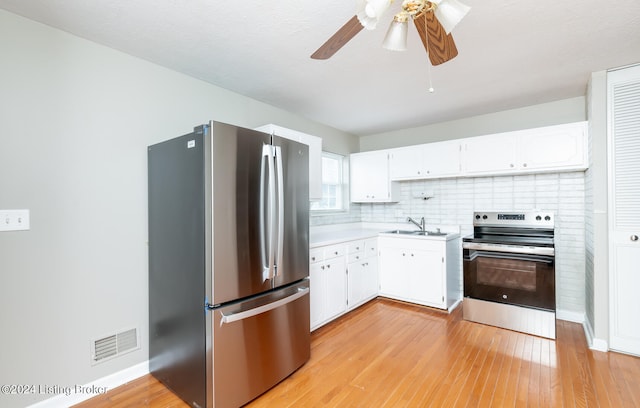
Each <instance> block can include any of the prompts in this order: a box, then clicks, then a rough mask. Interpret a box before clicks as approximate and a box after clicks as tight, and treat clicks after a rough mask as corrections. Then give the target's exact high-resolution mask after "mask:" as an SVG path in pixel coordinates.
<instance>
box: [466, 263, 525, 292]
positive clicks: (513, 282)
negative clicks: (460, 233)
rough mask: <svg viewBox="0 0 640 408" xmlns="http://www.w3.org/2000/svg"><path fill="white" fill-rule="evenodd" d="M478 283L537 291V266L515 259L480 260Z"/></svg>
mask: <svg viewBox="0 0 640 408" xmlns="http://www.w3.org/2000/svg"><path fill="white" fill-rule="evenodd" d="M477 262H478V265H477V267H478V276H477V282H478V284H480V285H489V286H500V287H503V288H510V289H520V290H525V291H528V292H535V291H536V286H537V285H536V270H537V267H536V264H535V263H534V262H530V261H519V260H513V259H496V258H478V261H477Z"/></svg>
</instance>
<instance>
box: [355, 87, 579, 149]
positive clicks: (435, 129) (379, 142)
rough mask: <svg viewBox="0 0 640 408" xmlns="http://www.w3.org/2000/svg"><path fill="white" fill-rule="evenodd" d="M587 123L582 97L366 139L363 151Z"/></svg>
mask: <svg viewBox="0 0 640 408" xmlns="http://www.w3.org/2000/svg"><path fill="white" fill-rule="evenodd" d="M584 120H586V108H585V98H584V97H582V96H580V97H576V98H571V99H563V100H560V101H555V102H550V103H544V104H540V105H532V106H527V107H525V108H520V109H511V110H508V111H502V112H495V113H491V114H487V115H480V116H473V117H469V118H464V119H459V120H452V121H449V122H442V123H436V124H433V125H429V126H422V127H417V128H411V129H403V130H397V131H393V132H386V133H379V134H375V135H368V136H362V137H360V150H361V151H369V150H379V149H387V148H391V147H400V146H410V145H415V144H421V143H430V142H437V141H442V140H450V139H460V138H464V137H473V136H481V135H487V134H492V133H501V132H508V131H512V130H521V129H530V128H535V127H542V126H551V125H559V124H563V123H571V122H580V121H584Z"/></svg>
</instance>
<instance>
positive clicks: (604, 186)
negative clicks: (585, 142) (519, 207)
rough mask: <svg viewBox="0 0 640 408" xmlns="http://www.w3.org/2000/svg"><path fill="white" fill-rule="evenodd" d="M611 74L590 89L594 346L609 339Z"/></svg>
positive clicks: (589, 260)
mask: <svg viewBox="0 0 640 408" xmlns="http://www.w3.org/2000/svg"><path fill="white" fill-rule="evenodd" d="M606 95H607V74H606V72H605V71H600V72H594V73H593V74H592V75H591V79H590V81H589V88H588V93H587V101H588V114H589V145H590V149H589V151H590V154H589V169H588V170H587V172H586V191H587V197H586V198H587V199H586V203H587V208H586V214H585V216H586V231H585V232H586V242H585V244H586V252H585V258H586V259H585V264H586V269H585V290H586V295H585V296H586V321H587V335H588V340H589V341H590V342H591V346H592V347H595V348H598V349H606V348H607V347H608V341H609V255H608V251H609V243H608V234H609V227H608V170H607V169H608V166H607V157H608V153H607V150H608V148H607V96H606Z"/></svg>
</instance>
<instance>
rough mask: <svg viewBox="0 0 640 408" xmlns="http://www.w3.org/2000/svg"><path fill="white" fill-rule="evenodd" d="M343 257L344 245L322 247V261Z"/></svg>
mask: <svg viewBox="0 0 640 408" xmlns="http://www.w3.org/2000/svg"><path fill="white" fill-rule="evenodd" d="M339 256H344V245H330V246H326V247H324V259H325V260H327V259H331V258H337V257H339Z"/></svg>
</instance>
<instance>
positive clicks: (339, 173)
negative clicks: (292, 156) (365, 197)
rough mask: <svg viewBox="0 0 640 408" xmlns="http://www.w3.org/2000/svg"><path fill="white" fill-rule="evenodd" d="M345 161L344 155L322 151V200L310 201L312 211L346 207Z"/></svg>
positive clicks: (340, 209) (334, 209)
mask: <svg viewBox="0 0 640 408" xmlns="http://www.w3.org/2000/svg"><path fill="white" fill-rule="evenodd" d="M346 162H347V161H346V160H344V156H341V155H339V154H335V153H329V152H322V200H320V201H315V202H313V203H311V210H312V211H344V210H346V209H347V204H346V202H347V200H346V197H347V194H346V190H347V183H346V181H345V180H346V177H345V174H347V171H346V168H345V166H346Z"/></svg>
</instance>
